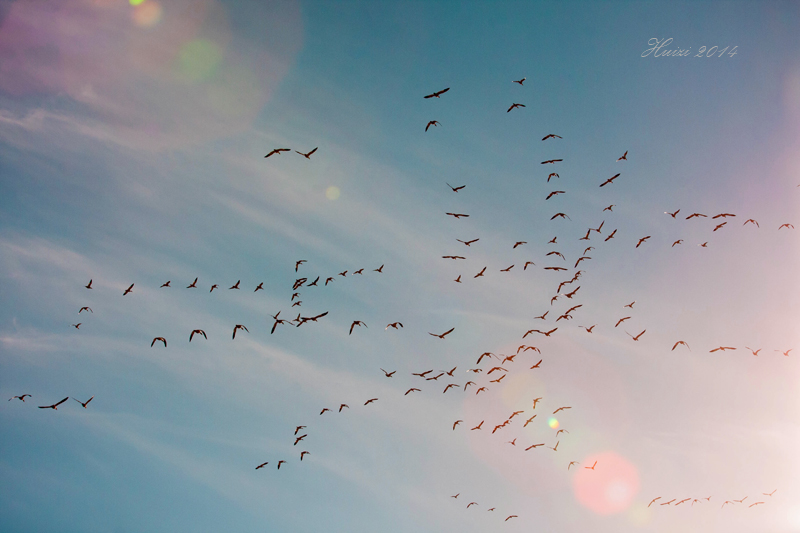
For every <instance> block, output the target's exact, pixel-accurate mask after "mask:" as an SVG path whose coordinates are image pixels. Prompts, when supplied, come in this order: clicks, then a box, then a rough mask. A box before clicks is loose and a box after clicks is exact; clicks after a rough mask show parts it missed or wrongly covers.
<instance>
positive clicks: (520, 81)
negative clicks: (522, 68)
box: [511, 78, 528, 85]
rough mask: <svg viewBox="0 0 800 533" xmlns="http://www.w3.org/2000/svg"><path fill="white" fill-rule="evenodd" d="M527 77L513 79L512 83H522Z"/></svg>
mask: <svg viewBox="0 0 800 533" xmlns="http://www.w3.org/2000/svg"><path fill="white" fill-rule="evenodd" d="M527 79H528V78H522V79H521V80H511V83H519V84H520V85H522V83H523V82H524V81H525V80H527Z"/></svg>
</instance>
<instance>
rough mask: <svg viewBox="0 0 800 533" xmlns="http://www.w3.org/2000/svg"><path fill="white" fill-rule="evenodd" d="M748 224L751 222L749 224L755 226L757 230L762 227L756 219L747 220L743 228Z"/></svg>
mask: <svg viewBox="0 0 800 533" xmlns="http://www.w3.org/2000/svg"><path fill="white" fill-rule="evenodd" d="M748 222H749V223H751V224H755V225H756V227H757V228H760V227H761V226H759V225H758V222H756V221H755V220H754V219H752V218H748V219H747V220H745V221H744V224H742V226H746V225H747V223H748Z"/></svg>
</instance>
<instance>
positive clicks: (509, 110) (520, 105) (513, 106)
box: [506, 104, 525, 113]
mask: <svg viewBox="0 0 800 533" xmlns="http://www.w3.org/2000/svg"><path fill="white" fill-rule="evenodd" d="M516 107H525V104H511V107H509V108H508V111H506V113H510V112H511V110H512V109H514V108H516Z"/></svg>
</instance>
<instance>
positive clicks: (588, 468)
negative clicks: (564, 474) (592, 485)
mask: <svg viewBox="0 0 800 533" xmlns="http://www.w3.org/2000/svg"><path fill="white" fill-rule="evenodd" d="M596 466H597V461H595V462H594V464H593V465H592V466H584V468H586V469H587V470H594V467H596Z"/></svg>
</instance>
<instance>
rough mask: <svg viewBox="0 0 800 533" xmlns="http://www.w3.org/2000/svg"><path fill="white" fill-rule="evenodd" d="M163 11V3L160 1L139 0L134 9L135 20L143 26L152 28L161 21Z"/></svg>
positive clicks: (138, 24)
mask: <svg viewBox="0 0 800 533" xmlns="http://www.w3.org/2000/svg"><path fill="white" fill-rule="evenodd" d="M132 1H136V0H132ZM161 13H162V9H161V4H159V3H158V2H147V3H142V2H139V5H137V6H136V8H135V9H134V10H133V22H135V23H136V25H137V26H140V27H142V28H150V27H153V26H155V25H156V24H158V23H159V22H160V21H161Z"/></svg>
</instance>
